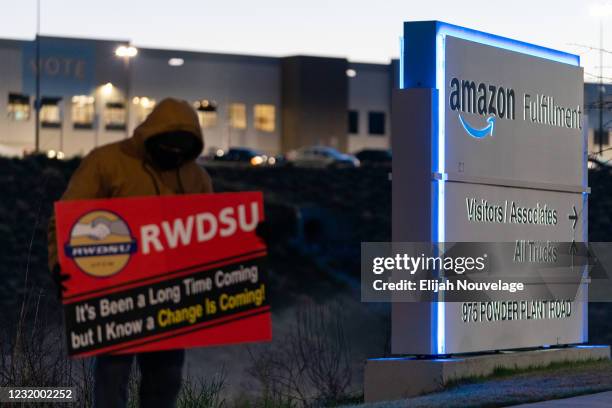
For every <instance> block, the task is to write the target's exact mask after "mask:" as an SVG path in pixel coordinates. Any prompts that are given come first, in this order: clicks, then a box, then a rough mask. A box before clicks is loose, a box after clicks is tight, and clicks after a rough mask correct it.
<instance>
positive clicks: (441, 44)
mask: <svg viewBox="0 0 612 408" xmlns="http://www.w3.org/2000/svg"><path fill="white" fill-rule="evenodd" d="M445 40H446V39H445V37H444V35H442V34H437V35H436V88H438V124H437V131H438V140H437V157H436V161H437V162H436V163H435V165H436V172H437V173H438V174H439V175H440V176H441V177H440V179H439V180H438V181H437V183H436V188H437V199H436V207H437V209H436V215H437V218H436V223H435V226H436V237H435V241H434V242H438V243H443V242H444V240H445V238H446V236H445V228H446V225H445V216H444V188H445V182H444V175H445V173H446V172H445V160H446V156H445V154H446V139H445V132H444V129H445V126H444V125H445V119H446V118H445V115H444V112H445V111H446V109H445V108H446V69H445V68H446V65H445V64H446V59H445V55H446V52H445V51H446V50H445ZM438 247H439V251H440V252H442V253H443V252H444V248H443V247H441V246H440V245H439V246H438ZM443 300H444V295H443V293H442V292H438V301H437V302H436V303H435V316H436V344H435V350H436V354H445V350H446V330H445V329H446V326H445V323H446V319H445V317H446V314H445V310H444V309H445V306H444V302H443Z"/></svg>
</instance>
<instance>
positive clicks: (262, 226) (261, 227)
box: [255, 221, 270, 246]
mask: <svg viewBox="0 0 612 408" xmlns="http://www.w3.org/2000/svg"><path fill="white" fill-rule="evenodd" d="M255 235H257V237H258V238H259V239H261V240H262V241H263V242H264V243H265V244H266V246H269V242H270V226H269V225H268V223H267V222H266V221H261V222H260V223H259V224H257V228H255Z"/></svg>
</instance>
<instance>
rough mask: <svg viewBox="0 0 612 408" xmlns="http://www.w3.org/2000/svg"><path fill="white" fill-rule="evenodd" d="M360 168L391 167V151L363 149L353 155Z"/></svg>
mask: <svg viewBox="0 0 612 408" xmlns="http://www.w3.org/2000/svg"><path fill="white" fill-rule="evenodd" d="M355 156H356V157H357V158H358V159H359V161H360V162H361V165H362V166H372V167H376V166H380V167H389V166H391V158H392V156H391V150H387V149H363V150H360V151H359V152H357V153H356V154H355Z"/></svg>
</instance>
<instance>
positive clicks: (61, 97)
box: [0, 37, 397, 157]
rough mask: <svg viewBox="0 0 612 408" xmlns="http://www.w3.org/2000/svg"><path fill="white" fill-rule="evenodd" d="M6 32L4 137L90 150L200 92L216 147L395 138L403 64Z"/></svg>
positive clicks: (22, 145) (0, 135) (22, 146)
mask: <svg viewBox="0 0 612 408" xmlns="http://www.w3.org/2000/svg"><path fill="white" fill-rule="evenodd" d="M36 55H37V51H36V42H35V41H17V40H0V78H1V79H2V80H1V81H0V111H3V112H6V115H2V116H0V146H1V148H2V150H3V151H5V152H6V151H9V152H24V151H25V152H28V151H31V150H33V149H34V147H35V137H34V135H35V110H34V100H35V99H36V98H35V95H36V83H37V81H36V76H37V64H36V61H37V60H39V61H40V71H39V75H40V80H39V84H40V85H39V86H40V93H39V94H40V96H41V109H40V142H39V143H40V149H41V150H43V151H54V152H62V153H61V155H62V156H63V157H70V156H73V155H82V154H85V153H87V152H88V151H90V150H91V149H92V148H94V147H95V146H99V145H102V144H106V143H109V142H113V141H116V140H120V139H122V138H125V137H127V136H128V135H130V134H131V132H132V130H133V129H134V128H135V127H136V126H137V125H138V124H139V123H140V122H142V121H143V120H144V118H145V117H146V116H147V114H148V113H149V112H150V111H151V109H152V108H153V107H154V106H155V103H156V102H158V101H160V100H161V99H163V98H164V97H168V96H172V97H176V98H181V99H185V100H187V101H190V102H191V103H193V106H194V108H195V109H196V110H197V112H198V116H199V118H200V124H201V126H202V128H203V131H204V134H205V139H206V152H211V151H216V149H227V148H228V147H231V146H247V147H251V148H255V149H258V150H261V151H263V152H265V153H269V154H276V153H282V152H287V151H289V150H291V149H295V148H299V147H302V146H309V145H314V144H322V145H328V146H333V147H336V148H338V149H339V150H341V151H351V152H352V151H356V150H360V149H362V148H364V147H382V148H386V147H388V146H389V143H390V118H389V106H390V97H391V89H392V88H393V83H392V78H395V77H396V76H395V75H392V70H393V69H394V67H396V65H397V64H395V63H393V62H392V63H390V64H387V65H384V64H380V65H378V64H353V63H350V62H348V61H347V60H346V59H343V58H323V57H310V56H293V57H287V58H272V57H259V56H246V55H228V54H212V53H201V52H187V51H173V50H158V49H143V48H140V49H136V48H134V47H132V46H130V45H129V43H128V42H127V41H105V40H88V39H75V38H59V37H41V38H40V42H39V51H38V55H39V58H37V57H36Z"/></svg>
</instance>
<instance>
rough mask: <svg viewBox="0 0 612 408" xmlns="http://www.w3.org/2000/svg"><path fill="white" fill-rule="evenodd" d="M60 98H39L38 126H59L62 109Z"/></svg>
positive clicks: (60, 124)
mask: <svg viewBox="0 0 612 408" xmlns="http://www.w3.org/2000/svg"><path fill="white" fill-rule="evenodd" d="M61 100H62V98H47V97H44V96H43V97H42V98H41V99H40V126H41V127H44V128H59V127H61V126H62V111H61V109H60V102H61Z"/></svg>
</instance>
